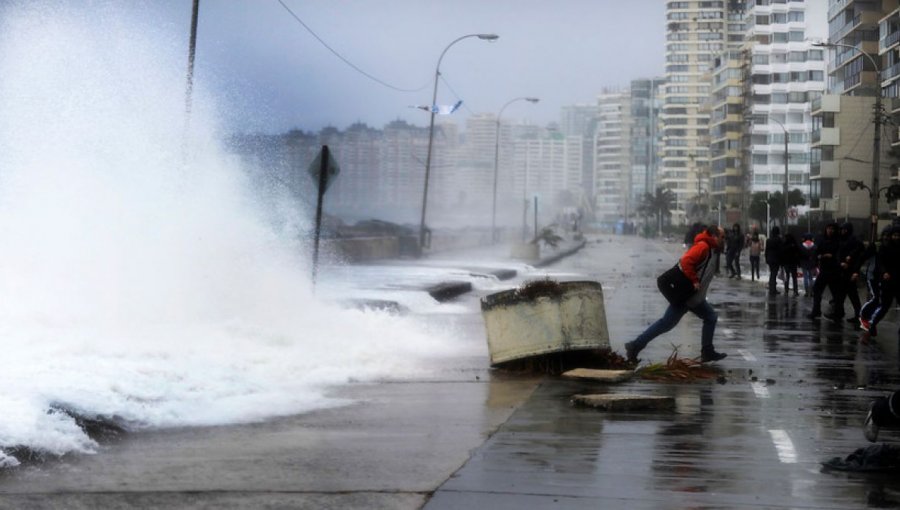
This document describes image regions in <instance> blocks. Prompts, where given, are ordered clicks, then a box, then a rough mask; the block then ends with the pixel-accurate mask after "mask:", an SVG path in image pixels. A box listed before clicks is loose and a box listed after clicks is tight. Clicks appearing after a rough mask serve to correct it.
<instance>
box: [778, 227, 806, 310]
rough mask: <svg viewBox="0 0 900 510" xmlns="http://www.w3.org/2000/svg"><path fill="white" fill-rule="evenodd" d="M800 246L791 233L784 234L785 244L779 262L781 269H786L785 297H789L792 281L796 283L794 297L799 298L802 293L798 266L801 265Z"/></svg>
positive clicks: (782, 246)
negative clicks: (798, 279) (799, 286)
mask: <svg viewBox="0 0 900 510" xmlns="http://www.w3.org/2000/svg"><path fill="white" fill-rule="evenodd" d="M801 256H802V254H801V253H800V245H799V244H797V238H796V237H794V234H791V233H790V232H788V233H786V234H784V242H783V244H782V245H781V253H780V254H779V256H778V260H779V262H780V263H781V267H783V268H784V295H785V296H787V295H788V294H789V293H790V292H791V281H793V282H794V295H795V296H799V295H800V291H799V290H798V289H797V266H799V265H800V258H801Z"/></svg>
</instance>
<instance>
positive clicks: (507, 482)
mask: <svg viewBox="0 0 900 510" xmlns="http://www.w3.org/2000/svg"><path fill="white" fill-rule="evenodd" d="M623 251H624V252H625V253H627V252H629V251H630V252H631V253H630V254H628V255H627V256H626V257H625V260H628V261H629V262H630V263H627V264H624V265H623V264H619V265H617V266H616V267H615V268H609V267H604V266H603V265H602V264H601V263H600V261H602V260H604V259H616V260H623V259H622V258H620V257H619V256H618V255H619V254H620V253H622V252H623ZM680 251H681V247H680V246H679V245H664V244H655V243H654V244H652V245H649V246H647V245H643V244H642V242H641V241H635V240H627V241H624V242H622V243H611V242H606V243H601V244H596V243H595V244H592V245H590V246H589V247H588V248H586V249H585V250H583V251H582V252H581V253H579V255H578V256H577V257H573V258H571V259H569V260H566V261H563V262H561V263H560V265H559V267H557V268H556V269H557V270H560V271H564V270H565V269H567V268H569V269H572V270H574V271H578V272H584V273H585V274H587V275H588V276H589V277H590V279H596V280H598V281H602V282H611V284H607V285H604V287H605V297H606V299H607V317H608V320H609V323H610V331H611V338H612V339H613V340H612V343H613V347H614V348H616V349H617V350H618V351H619V352H622V351H623V347H622V344H623V343H624V342H625V341H628V340H631V339H632V338H634V337H635V336H636V335H637V334H638V333H640V332H641V331H642V330H643V328H644V327H646V325H648V324H649V323H650V322H652V321H653V320H655V319H656V318H658V317H659V316H660V315H661V314H662V312H663V310H664V308H665V302H664V300H663V299H662V298H661V297H660V296H659V295H658V293H656V290H655V288H654V286H655V276H656V275H657V274H659V273H660V272H661V271H662V270H663V269H665V267H667V266H668V265H670V264H671V263H672V261H673V260H675V257H677V254H678V253H680ZM616 273H618V274H616ZM709 301H710V302H711V303H713V305H714V308H715V309H716V310H717V311H718V313H719V323H718V327H717V331H716V337H715V344H716V348H717V349H718V350H720V351H723V352H727V353H728V354H729V357H728V358H727V359H725V360H724V361H722V362H720V363H719V364H718V366H719V367H720V368H721V370H722V374H723V376H724V380H720V381H719V382H716V381H699V382H691V383H659V382H648V381H640V380H638V381H630V382H627V383H621V384H617V385H605V384H598V383H590V382H578V381H569V380H563V379H556V378H550V379H547V380H545V381H543V382H542V384H541V385H540V387H539V388H538V389H537V390H536V391H535V393H534V394H533V395H532V397H531V398H530V399H529V400H528V401H527V402H526V403H525V405H523V406H522V407H520V408H519V409H518V410H517V411H516V412H515V413H513V415H512V416H511V417H510V419H509V420H508V421H507V422H506V423H505V424H504V425H503V426H502V427H501V428H500V429H499V431H498V432H497V433H495V434H494V435H493V436H491V438H490V439H489V440H488V441H487V442H486V443H485V444H484V445H483V446H482V447H481V448H479V449H478V450H477V451H476V452H475V454H474V455H473V457H472V459H471V460H469V462H467V463H466V465H465V466H464V467H463V468H462V469H460V470H459V471H458V472H457V473H455V474H454V476H453V477H452V478H451V479H450V480H448V481H447V482H446V483H444V484H443V485H442V486H441V487H440V489H439V490H438V491H437V492H436V494H435V496H434V497H433V498H432V499H431V500H430V502H429V503H428V505H426V508H428V509H444V508H499V509H502V508H629V509H635V508H653V509H661V508H817V509H821V508H848V509H849V508H864V507H867V506H871V507H879V508H884V507H900V477H898V476H897V474H866V475H859V474H852V475H851V474H846V473H830V472H825V471H823V469H822V468H821V462H823V461H825V460H828V459H830V458H832V457H835V456H840V457H844V456H846V455H848V454H850V453H852V452H853V451H854V450H855V449H857V448H859V447H864V446H867V445H868V443H867V442H866V440H865V439H864V438H863V435H862V429H861V426H862V421H863V418H864V416H865V412H866V410H867V406H868V403H869V401H870V399H871V398H872V397H873V396H876V395H881V394H883V392H884V391H887V390H890V389H893V388H900V380H898V375H897V334H896V332H897V324H896V322H892V323H890V324H888V323H884V327H882V328H881V331H882V333H881V335H880V338H878V339H877V340H878V341H877V342H876V341H875V339H873V341H872V342H869V343H868V344H867V343H865V342H862V341H860V334H861V332H859V331H858V330H855V329H854V328H852V327H851V326H850V325H848V324H834V323H832V322H830V321H815V322H813V321H810V320H809V319H806V318H805V315H806V314H807V313H809V309H810V307H811V300H810V299H809V298H804V297H793V296H785V295H784V294H781V295H779V296H776V297H774V298H769V297H768V296H767V295H766V289H765V286H763V285H760V284H759V283H755V282H750V281H747V280H741V281H737V280H729V279H727V278H718V279H716V280H715V281H714V282H713V285H712V290H711V292H710V294H709ZM847 307H848V311H849V304H848V305H847ZM892 313H893V316H894V317H895V316H896V312H892ZM699 332H700V321H699V319H696V318H695V317H693V316H691V315H690V314H688V316H686V317H685V319H684V320H682V322H681V324H679V326H677V327H676V328H675V329H674V330H672V331H670V332H669V333H667V334H666V335H663V336H661V337H658V338H657V339H655V340H654V341H653V342H652V343H651V344H650V345H649V346H648V348H647V349H646V350H645V351H643V352H642V353H641V357H642V358H643V359H644V361H645V362H661V361H665V359H666V357H667V356H668V355H669V354H671V352H672V350H673V345H674V346H678V352H679V355H680V356H687V357H693V356H697V355H699ZM607 392H616V393H639V394H647V395H662V396H671V397H674V398H675V400H676V403H677V405H676V410H675V411H663V412H660V411H650V412H616V413H604V412H602V411H597V410H594V409H587V408H579V407H574V406H572V405H570V403H569V398H570V397H571V396H572V395H575V394H579V393H607ZM883 434H884V433H883ZM885 437H886V438H889V436H885ZM894 438H895V439H900V437H898V436H894Z"/></svg>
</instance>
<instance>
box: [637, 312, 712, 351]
mask: <svg viewBox="0 0 900 510" xmlns="http://www.w3.org/2000/svg"><path fill="white" fill-rule="evenodd" d="M689 311H690V312H693V313H694V315H696V316H697V317H699V318H700V319H702V320H703V333H702V335H701V337H700V347H701V349H702V350H704V351H709V350H712V348H713V334H714V333H715V332H716V321H718V320H719V316H718V315H716V311H715V310H713V308H712V307H711V306H710V305H709V303H707V302H706V300H705V299H704V300H703V302H702V303H700V304H699V305H697V306H695V307H693V308H688V307H687V306H685V305H671V304H670V305H669V307H668V308H666V313H664V314H663V316H662V318H661V319H659V320H658V321H656V322H654V323H653V324H651V325H650V326H649V327H648V328H647V329H646V330H645V331H644V332H643V333H641V334H640V335H638V337H637V338H636V339H635V340H634V342H632V345H634V347H635V348H636V350H637V351H638V352H640V351H641V350H643V349H644V347H646V346H647V344H649V343H650V341H651V340H653V339H654V338H656V337H658V336H659V335H662V334H663V333H665V332H666V331H669V330H670V329H672V328H674V327H675V326H676V325H678V323H679V322H680V321H681V318H682V317H684V314H686V313H688V312H689Z"/></svg>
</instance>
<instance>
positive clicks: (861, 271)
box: [625, 223, 900, 442]
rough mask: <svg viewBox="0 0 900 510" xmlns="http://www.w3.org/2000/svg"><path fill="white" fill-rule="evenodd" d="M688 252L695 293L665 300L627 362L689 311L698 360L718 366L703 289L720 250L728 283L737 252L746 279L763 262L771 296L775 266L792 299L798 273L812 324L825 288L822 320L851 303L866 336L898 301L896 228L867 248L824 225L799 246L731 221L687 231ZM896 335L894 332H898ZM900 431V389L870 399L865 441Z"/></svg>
mask: <svg viewBox="0 0 900 510" xmlns="http://www.w3.org/2000/svg"><path fill="white" fill-rule="evenodd" d="M687 240H690V242H689V243H688V244H689V248H688V250H687V251H686V252H685V253H684V254H683V255H682V256H681V258H680V259H679V262H678V267H679V269H681V271H682V272H683V273H684V276H685V277H686V278H687V279H688V280H689V281H690V282H691V284H693V287H694V292H693V294H692V295H691V296H690V297H689V298H688V299H687V300H686V301H684V302H674V303H673V302H670V303H669V306H668V308H666V311H665V313H664V314H663V316H662V317H661V318H660V319H659V320H657V321H656V322H654V323H653V324H651V325H650V326H649V327H647V329H646V330H644V331H643V332H642V333H641V334H640V335H638V336H637V338H635V339H634V340H632V341H631V342H627V343H626V344H625V353H626V356H627V359H628V361H629V362H631V363H637V362H638V361H639V360H638V354H639V353H640V352H641V351H642V350H643V349H644V348H645V347H646V346H647V344H648V343H650V341H651V340H653V339H654V338H656V337H658V336H660V335H662V334H663V333H665V332H667V331H669V330H671V329H672V328H674V327H675V326H676V325H677V324H678V323H679V322H680V321H681V318H682V317H684V315H685V314H686V313H687V312H692V313H693V314H694V315H696V316H697V317H698V318H700V319H701V320H702V321H703V328H702V333H701V337H700V346H701V348H700V360H701V362H704V363H707V362H715V361H720V360H722V359H724V358H725V357H726V354H725V353H723V352H718V351H716V349H715V348H714V347H713V335H714V333H715V328H716V322H717V321H718V315H717V314H716V312H715V310H714V309H713V308H712V306H711V305H710V304H709V303H708V302H707V301H706V293H707V291H708V289H709V285H710V283H711V282H712V280H713V277H714V276H715V273H716V270H717V268H718V267H719V255H720V254H721V253H723V252H724V253H725V256H726V269H727V271H728V273H729V274H728V277H729V278H738V279H739V278H740V277H741V267H740V255H741V252H742V251H743V250H744V249H745V248H746V249H749V250H750V267H751V269H750V272H751V278H752V279H757V278H759V263H760V256H764V257H765V261H766V264H767V265H768V266H769V282H768V290H769V294H770V295H774V294H777V293H778V291H777V285H776V278H777V275H778V272H779V270H780V269H782V270H784V273H785V279H784V290H785V293H786V294H787V293H788V292H789V291H790V283H791V282H793V289H794V295H795V296H796V295H798V294H799V291H798V289H797V270H798V268H800V269H802V270H803V287H804V290H805V292H806V295H809V294H810V287H811V288H812V299H813V309H812V312H811V313H810V314H809V316H808V317H809V318H811V319H818V318H819V317H820V316H821V315H822V308H821V306H822V298H823V294H824V292H825V289H826V288H827V289H829V291H830V292H831V297H832V301H831V303H832V306H833V308H832V311H831V313H830V314H828V315H826V317H828V318H830V319H832V320H834V321H841V320H842V319H843V317H844V301H845V300H846V299H848V298H849V300H850V303H851V305H852V306H853V317H851V318H850V319H849V321H850V322H853V323H856V322H858V323H859V327H860V328H861V329H863V330H865V331H867V332H868V335H869V336H870V337H874V336H876V335H877V327H878V323H879V322H880V321H881V320H882V319H883V318H884V317H885V315H886V314H887V312H888V311H889V310H890V307H891V306H892V305H893V303H894V300H895V299H898V296H897V292H898V290H900V288H898V283H900V224H898V223H895V224H894V226H892V227H888V228H886V229H884V231H882V233H881V237H880V241H879V242H878V243H870V244H869V246H865V245H864V244H863V243H862V242H861V241H860V240H859V239H857V238H856V236H854V235H853V225H851V224H850V223H844V224H843V225H840V226H838V224H837V223H830V224H828V225H826V226H825V229H824V232H823V233H822V234H821V235H820V236H818V237H817V238H815V239H813V236H811V235H809V234H806V235H804V236H803V241H802V242H800V243H798V242H797V240H796V238H795V237H794V236H793V235H791V234H790V233H786V234H785V235H784V236H781V233H780V231H779V229H778V228H777V227H774V228H773V229H772V235H771V236H770V237H769V238H768V239H767V240H766V242H765V243H763V242H762V241H761V240H760V236H759V234H758V233H757V232H754V233H753V234H752V235H750V236H747V237H745V236H743V235H742V234H741V227H740V225H738V224H735V225H734V226H733V227H732V229H731V231H730V232H729V233H728V235H726V233H725V230H724V229H722V228H721V227H718V226H710V227H705V226H701V225H694V228H693V229H692V230H691V231H690V232H689V233H688V236H687V237H686V241H687ZM861 279H865V282H866V285H867V288H868V301H866V303H865V304H861V303H860V298H859V292H858V286H859V283H860V280H861ZM898 336H900V331H898ZM883 427H889V428H900V391H895V392H893V393H892V394H891V395H890V396H887V397H881V398H878V399H875V401H873V403H872V405H871V406H870V409H869V413H868V416H866V419H865V424H864V432H865V437H866V438H867V439H868V440H869V441H872V442H874V441H876V440H877V438H878V432H879V429H880V428H883Z"/></svg>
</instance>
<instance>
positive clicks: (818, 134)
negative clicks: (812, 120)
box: [812, 127, 841, 145]
mask: <svg viewBox="0 0 900 510" xmlns="http://www.w3.org/2000/svg"><path fill="white" fill-rule="evenodd" d="M812 144H813V145H840V144H841V128H836V127H834V128H822V129H819V130H818V131H813V133H812Z"/></svg>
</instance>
